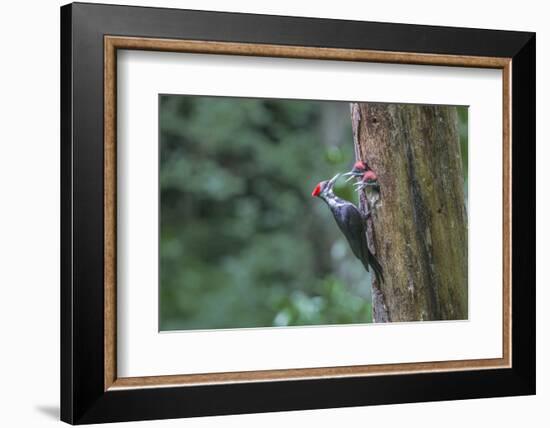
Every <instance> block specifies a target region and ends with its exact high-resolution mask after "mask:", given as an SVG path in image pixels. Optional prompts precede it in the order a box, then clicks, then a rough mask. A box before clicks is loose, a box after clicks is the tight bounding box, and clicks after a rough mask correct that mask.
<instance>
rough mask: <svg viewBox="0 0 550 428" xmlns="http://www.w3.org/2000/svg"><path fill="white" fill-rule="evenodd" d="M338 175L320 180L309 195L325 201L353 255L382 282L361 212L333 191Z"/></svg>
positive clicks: (380, 271)
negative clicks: (370, 267) (368, 241)
mask: <svg viewBox="0 0 550 428" xmlns="http://www.w3.org/2000/svg"><path fill="white" fill-rule="evenodd" d="M339 176H340V174H336V175H335V176H334V177H332V178H331V179H330V180H326V181H321V182H320V183H319V184H317V186H316V187H315V189H313V192H312V193H311V196H316V197H319V198H321V199H322V200H323V201H325V202H326V203H327V205H328V206H329V208H330V210H331V211H332V215H333V216H334V220H336V224H337V225H338V227H339V228H340V230H341V231H342V233H343V234H344V236H345V237H346V239H347V240H348V243H349V246H350V247H351V251H352V252H353V254H355V257H357V258H358V259H359V260H361V262H362V263H363V266H364V267H365V269H366V270H367V272H368V271H369V266H372V269H373V270H374V273H375V275H376V279H377V280H378V282H379V283H382V282H384V275H383V274H382V266H380V263H379V262H378V260H376V257H374V255H373V254H372V253H371V252H370V250H369V247H368V244H367V233H366V232H367V231H366V229H365V221H364V219H363V216H362V215H361V212H360V211H359V210H358V209H357V207H356V206H355V205H353V204H352V203H351V202H349V201H346V200H345V199H342V198H339V197H338V196H336V195H335V194H334V192H333V187H334V183H336V180H337V179H338V177H339Z"/></svg>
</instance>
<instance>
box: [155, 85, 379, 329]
mask: <svg viewBox="0 0 550 428" xmlns="http://www.w3.org/2000/svg"><path fill="white" fill-rule="evenodd" d="M159 102H160V136H161V139H160V140H161V141H160V144H161V149H160V159H161V161H160V162H161V163H160V166H161V168H160V190H161V227H160V235H161V239H160V271H161V275H160V279H161V284H160V328H161V330H173V329H196V328H201V329H203V328H236V327H263V326H280V325H307V324H331V323H350V322H357V323H358V322H368V321H370V290H369V288H370V285H369V284H370V282H369V278H368V274H366V272H364V270H363V268H362V267H361V266H360V263H359V262H358V261H357V260H356V259H355V258H354V257H353V256H352V255H351V254H350V253H349V249H348V247H347V244H346V243H345V241H343V238H342V236H341V235H340V234H339V232H338V230H337V228H336V225H335V223H334V220H333V218H332V215H331V213H330V211H329V210H328V208H327V207H326V206H325V205H324V204H323V203H322V201H320V200H317V199H314V198H312V197H311V190H312V189H313V187H314V186H315V185H316V184H317V182H319V181H321V180H324V179H328V178H330V177H332V176H333V175H334V174H335V173H336V172H338V171H342V170H345V169H347V168H348V167H349V165H351V163H352V162H353V146H352V144H351V128H350V123H349V107H348V105H347V104H346V103H321V102H310V101H287V100H259V99H239V98H217V97H192V96H170V95H162V96H161V97H160V101H159ZM324 110H326V111H324ZM327 112H328V114H327ZM327 118H328V119H327ZM327 120H328V121H329V122H330V123H326V121H327ZM322 121H323V123H322ZM321 125H323V126H321ZM327 126H329V127H330V128H329V129H330V132H329V134H330V136H329V135H326V133H325V132H324V131H323V130H324V129H326V127H327ZM337 192H338V193H339V194H340V195H341V196H343V197H347V198H353V197H354V195H353V192H352V189H351V187H350V186H341V187H340V188H338V189H337ZM335 246H336V247H335ZM333 247H335V248H339V251H335V252H334V251H333ZM333 253H334V254H333Z"/></svg>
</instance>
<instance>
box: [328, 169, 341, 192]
mask: <svg viewBox="0 0 550 428" xmlns="http://www.w3.org/2000/svg"><path fill="white" fill-rule="evenodd" d="M338 177H340V173H338V174H336V175H335V176H334V177H332V178H331V179H330V181H329V182H328V183H327V188H328V189H332V188H333V187H334V184H335V183H336V180H338Z"/></svg>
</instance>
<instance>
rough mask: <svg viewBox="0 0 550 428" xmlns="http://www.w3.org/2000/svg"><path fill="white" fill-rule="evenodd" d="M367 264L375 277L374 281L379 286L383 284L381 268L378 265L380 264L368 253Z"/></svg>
mask: <svg viewBox="0 0 550 428" xmlns="http://www.w3.org/2000/svg"><path fill="white" fill-rule="evenodd" d="M369 264H370V265H371V266H372V270H373V271H374V274H375V275H376V280H377V281H378V283H379V284H382V283H383V282H384V274H383V273H382V266H381V265H380V262H379V261H378V260H377V259H376V257H374V254H372V253H371V252H370V251H369Z"/></svg>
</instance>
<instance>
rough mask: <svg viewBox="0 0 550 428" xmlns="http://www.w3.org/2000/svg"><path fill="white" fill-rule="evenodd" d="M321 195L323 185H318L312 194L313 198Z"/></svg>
mask: <svg viewBox="0 0 550 428" xmlns="http://www.w3.org/2000/svg"><path fill="white" fill-rule="evenodd" d="M319 193H321V183H318V184H317V186H315V189H313V192H311V196H319Z"/></svg>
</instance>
